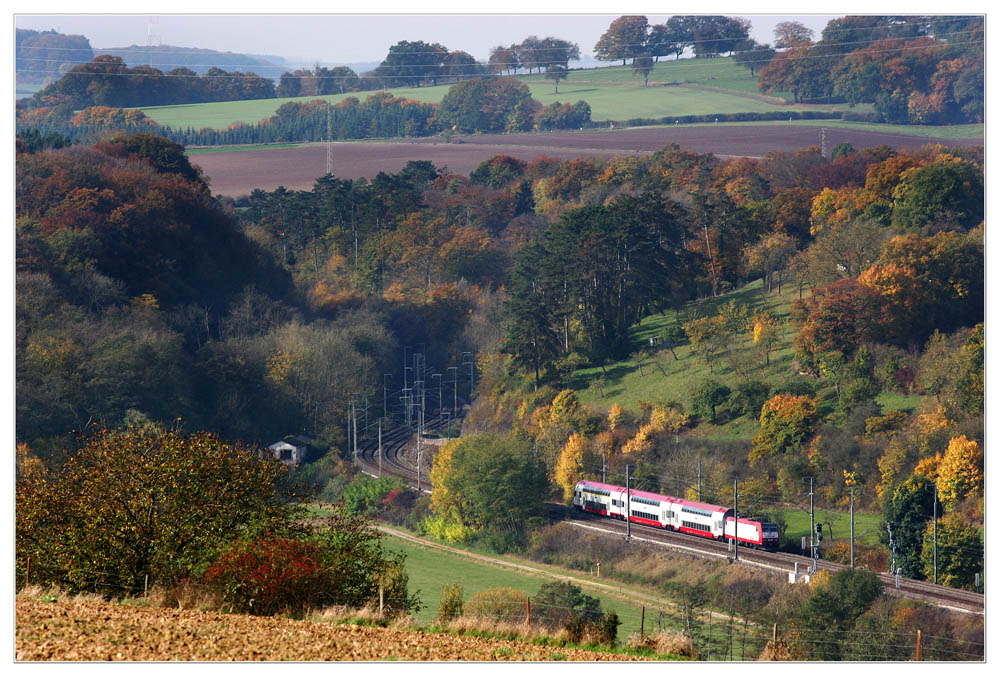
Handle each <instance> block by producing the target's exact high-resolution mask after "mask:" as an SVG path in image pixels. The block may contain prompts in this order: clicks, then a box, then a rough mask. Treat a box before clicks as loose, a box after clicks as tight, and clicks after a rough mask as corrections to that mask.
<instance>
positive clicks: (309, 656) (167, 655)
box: [16, 599, 641, 661]
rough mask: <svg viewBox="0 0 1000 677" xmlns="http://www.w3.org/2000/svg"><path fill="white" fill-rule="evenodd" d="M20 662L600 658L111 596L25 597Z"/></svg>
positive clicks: (616, 657) (20, 611)
mask: <svg viewBox="0 0 1000 677" xmlns="http://www.w3.org/2000/svg"><path fill="white" fill-rule="evenodd" d="M16 614H17V641H16V645H17V648H16V659H17V660H18V661H287V660H291V661H384V660H400V661H494V660H507V661H550V660H570V661H598V660H612V661H623V660H641V659H637V658H635V657H633V656H625V655H620V654H609V653H600V652H596V651H585V650H582V649H570V648H559V647H544V646H535V645H533V644H529V643H527V642H516V641H510V640H503V639H488V638H481V637H468V636H456V635H445V634H432V633H426V632H419V631H410V630H397V629H393V628H373V627H362V626H357V625H333V624H331V623H323V622H310V621H296V620H291V619H288V618H276V617H269V618H261V617H256V616H240V615H235V614H220V613H212V612H206V611H194V610H184V611H181V610H178V609H161V608H153V607H135V606H120V605H117V604H112V603H105V602H80V601H60V602H56V603H48V602H38V601H29V600H23V599H18V600H17V602H16Z"/></svg>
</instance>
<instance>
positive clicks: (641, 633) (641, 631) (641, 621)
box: [639, 607, 646, 637]
mask: <svg viewBox="0 0 1000 677" xmlns="http://www.w3.org/2000/svg"><path fill="white" fill-rule="evenodd" d="M645 636H646V607H642V616H641V617H640V619H639V637H645Z"/></svg>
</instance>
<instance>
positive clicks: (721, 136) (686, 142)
mask: <svg viewBox="0 0 1000 677" xmlns="http://www.w3.org/2000/svg"><path fill="white" fill-rule="evenodd" d="M820 130H821V125H817V126H815V127H806V126H792V125H789V126H787V127H784V126H778V125H760V126H750V125H748V126H724V125H720V126H695V127H676V128H671V127H636V128H632V129H621V130H613V131H612V130H591V131H586V132H560V133H549V134H484V135H479V136H464V137H455V138H453V139H452V142H451V143H448V142H446V141H445V140H444V139H442V138H440V137H432V138H428V139H414V140H411V141H405V142H388V141H386V142H382V141H375V142H360V141H351V142H342V143H335V144H334V150H333V173H334V176H336V177H338V178H342V179H357V178H360V177H366V178H371V177H373V176H375V175H376V174H378V173H379V172H380V171H384V172H398V171H399V170H401V169H402V168H403V167H404V166H405V165H406V163H407V161H409V160H430V161H431V162H433V163H434V165H435V166H436V167H439V168H440V167H447V168H448V169H449V170H450V171H452V172H454V173H457V174H466V175H467V174H468V173H469V172H471V171H472V170H474V169H475V168H476V167H477V166H478V165H479V163H481V162H482V161H483V160H486V159H487V158H489V157H491V156H493V155H498V154H506V155H512V156H514V157H517V158H520V159H521V160H525V161H529V162H530V161H531V160H534V159H535V158H536V157H538V156H539V155H547V156H550V157H554V158H559V159H563V160H568V159H571V158H575V157H582V156H592V157H601V158H607V157H612V156H614V155H622V154H631V153H635V154H649V153H654V152H656V151H657V150H660V149H661V148H663V147H664V146H665V145H667V144H669V143H676V144H678V145H679V146H680V147H681V148H683V149H685V150H690V151H694V152H696V153H715V154H716V155H719V156H723V157H731V156H748V157H762V156H763V155H765V154H766V153H768V152H769V151H795V150H799V149H800V148H805V147H807V146H818V145H820ZM826 141H827V145H828V147H830V148H832V147H833V146H834V145H836V144H838V143H841V142H846V143H849V144H851V145H852V146H854V147H855V148H868V147H871V146H878V145H882V144H886V145H889V146H892V147H894V148H919V147H920V146H923V145H925V144H928V143H940V144H943V145H946V146H965V145H981V144H982V143H983V142H982V139H933V138H927V137H919V136H907V135H902V134H887V133H882V132H869V131H862V130H853V129H834V128H827V130H826ZM191 160H192V162H193V163H194V164H196V165H199V166H200V167H201V168H202V169H203V170H204V171H205V174H206V175H207V176H208V177H209V179H210V180H211V188H212V193H213V194H222V195H229V196H233V197H236V196H239V195H246V194H248V193H250V191H252V190H253V189H254V188H260V189H263V190H274V189H275V188H277V187H278V186H284V187H285V188H287V189H289V190H309V189H311V188H312V186H313V183H314V181H315V179H316V178H317V177H319V176H322V175H323V174H325V173H326V144H323V143H316V144H310V145H307V146H301V147H298V148H275V149H260V150H245V151H240V152H221V153H206V154H204V155H193V156H192V157H191Z"/></svg>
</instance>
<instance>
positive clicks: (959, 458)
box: [937, 435, 983, 509]
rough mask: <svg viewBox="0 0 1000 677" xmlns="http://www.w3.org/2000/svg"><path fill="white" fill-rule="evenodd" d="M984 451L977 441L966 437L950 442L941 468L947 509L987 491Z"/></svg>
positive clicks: (941, 493)
mask: <svg viewBox="0 0 1000 677" xmlns="http://www.w3.org/2000/svg"><path fill="white" fill-rule="evenodd" d="M982 468H983V452H982V450H981V449H980V448H979V444H977V443H976V441H975V440H970V439H968V438H967V437H966V436H965V435H960V436H959V437H953V438H952V439H951V441H950V442H948V449H947V450H946V451H945V452H944V458H943V459H941V465H940V466H939V468H938V481H937V486H938V495H939V496H940V497H941V501H942V502H943V503H944V504H945V507H947V508H949V509H950V508H952V507H954V505H955V503H957V502H958V501H960V500H961V499H963V498H965V497H966V496H979V495H980V494H981V493H982V491H983V469H982Z"/></svg>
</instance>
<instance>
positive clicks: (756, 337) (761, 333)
mask: <svg viewBox="0 0 1000 677" xmlns="http://www.w3.org/2000/svg"><path fill="white" fill-rule="evenodd" d="M753 344H754V345H755V346H756V347H757V349H758V350H760V351H761V352H762V353H764V363H765V364H771V353H772V352H774V350H775V349H776V348H777V347H778V346H779V345H780V344H781V323H780V321H779V320H778V318H776V317H774V316H773V315H771V314H770V313H768V312H766V311H764V312H760V313H757V314H756V315H755V316H754V318H753Z"/></svg>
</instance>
